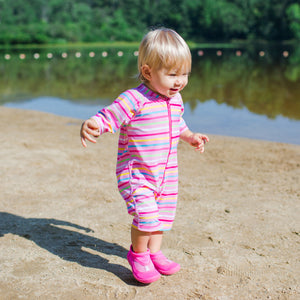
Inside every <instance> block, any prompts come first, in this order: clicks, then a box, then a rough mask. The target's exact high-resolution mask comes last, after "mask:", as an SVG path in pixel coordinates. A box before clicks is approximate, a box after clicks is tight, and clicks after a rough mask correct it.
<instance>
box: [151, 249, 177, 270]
mask: <svg viewBox="0 0 300 300" xmlns="http://www.w3.org/2000/svg"><path fill="white" fill-rule="evenodd" d="M150 258H151V260H152V262H153V264H154V267H155V269H156V270H157V271H158V272H159V273H160V274H163V275H172V274H174V273H176V272H178V271H179V270H180V265H179V264H177V263H176V262H174V261H171V260H169V259H167V258H166V257H165V256H164V255H163V253H162V252H161V251H158V252H156V253H150Z"/></svg>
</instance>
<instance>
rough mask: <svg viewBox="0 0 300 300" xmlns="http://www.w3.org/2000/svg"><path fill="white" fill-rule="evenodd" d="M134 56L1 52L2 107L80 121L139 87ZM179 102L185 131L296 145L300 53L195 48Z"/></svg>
mask: <svg viewBox="0 0 300 300" xmlns="http://www.w3.org/2000/svg"><path fill="white" fill-rule="evenodd" d="M135 51H136V49H132V48H126V49H121V50H120V49H110V48H108V49H105V48H97V49H92V48H90V49H89V48H82V49H71V50H70V49H58V48H55V49H43V50H34V49H32V50H24V49H23V50H22V49H19V50H15V51H12V52H11V53H9V51H0V76H1V82H0V104H1V105H3V106H7V107H15V108H22V109H32V110H38V111H45V112H50V113H53V114H57V115H62V116H69V117H74V118H78V119H86V118H88V117H90V116H91V115H93V114H95V113H96V112H97V111H98V110H99V109H101V108H102V107H104V106H105V105H107V104H109V103H111V102H112V101H113V100H114V98H115V97H116V96H118V94H119V93H121V92H122V91H124V90H126V89H128V88H130V87H134V86H137V85H138V84H139V82H138V81H137V79H136V76H135V75H136V59H137V58H136V53H135ZM50 54H51V55H52V57H51V55H50ZM183 98H184V101H185V114H184V116H185V120H186V122H187V124H188V125H189V127H190V128H191V130H194V131H200V132H204V133H207V134H219V135H228V136H237V137H246V138H253V139H262V140H269V141H276V142H284V143H292V144H298V145H299V144H300V50H299V49H297V48H296V49H295V48H293V47H285V48H283V47H272V48H271V49H269V48H266V47H264V48H251V49H248V48H247V49H195V50H193V69H192V74H191V77H190V79H189V84H188V86H187V87H186V88H185V90H184V91H183ZM0 109H1V108H0Z"/></svg>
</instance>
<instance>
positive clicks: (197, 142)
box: [189, 133, 209, 153]
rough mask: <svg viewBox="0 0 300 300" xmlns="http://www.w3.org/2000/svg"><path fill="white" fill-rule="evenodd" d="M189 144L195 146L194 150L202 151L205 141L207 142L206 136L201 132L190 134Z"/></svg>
mask: <svg viewBox="0 0 300 300" xmlns="http://www.w3.org/2000/svg"><path fill="white" fill-rule="evenodd" d="M189 142H190V145H192V146H193V147H195V150H196V151H200V153H203V152H204V145H205V143H208V142H209V138H208V136H206V135H204V134H201V133H193V134H192V135H191V136H190V141H189Z"/></svg>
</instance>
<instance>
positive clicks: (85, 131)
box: [80, 119, 100, 147]
mask: <svg viewBox="0 0 300 300" xmlns="http://www.w3.org/2000/svg"><path fill="white" fill-rule="evenodd" d="M99 135H100V131H99V125H98V124H97V122H96V121H95V120H93V119H88V120H86V121H85V122H83V123H82V125H81V130H80V137H81V144H82V145H83V147H87V144H86V141H85V140H88V141H90V142H91V143H96V140H95V139H94V138H95V137H98V136H99ZM93 137H94V138H93Z"/></svg>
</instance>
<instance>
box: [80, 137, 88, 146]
mask: <svg viewBox="0 0 300 300" xmlns="http://www.w3.org/2000/svg"><path fill="white" fill-rule="evenodd" d="M81 144H82V146H83V147H84V148H86V147H87V144H86V142H85V138H83V137H82V138H81Z"/></svg>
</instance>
